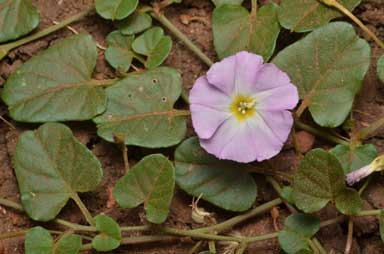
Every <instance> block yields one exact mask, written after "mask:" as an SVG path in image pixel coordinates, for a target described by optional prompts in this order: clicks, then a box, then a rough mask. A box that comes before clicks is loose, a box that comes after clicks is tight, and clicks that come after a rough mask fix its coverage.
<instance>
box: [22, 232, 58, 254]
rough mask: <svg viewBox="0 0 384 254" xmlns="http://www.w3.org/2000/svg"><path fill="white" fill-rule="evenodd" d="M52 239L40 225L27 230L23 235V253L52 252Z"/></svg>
mask: <svg viewBox="0 0 384 254" xmlns="http://www.w3.org/2000/svg"><path fill="white" fill-rule="evenodd" d="M53 244H54V242H53V239H52V236H51V235H50V234H49V232H48V231H47V230H46V229H44V228H42V227H34V228H31V229H30V230H28V232H27V234H26V236H25V254H52V253H53V251H52V247H53Z"/></svg>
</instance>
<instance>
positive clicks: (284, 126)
mask: <svg viewBox="0 0 384 254" xmlns="http://www.w3.org/2000/svg"><path fill="white" fill-rule="evenodd" d="M297 102H298V92H297V89H296V87H295V86H294V85H293V84H292V83H291V81H290V79H289V77H288V75H287V74H286V73H284V72H283V71H281V70H280V69H278V68H277V67H276V66H275V65H274V64H271V63H267V64H264V63H263V58H262V57H261V56H259V55H256V54H252V53H249V52H245V51H242V52H239V53H237V54H236V55H234V56H230V57H227V58H225V59H223V60H222V61H220V62H218V63H215V64H214V65H213V66H212V67H211V68H210V69H209V71H208V72H207V75H206V76H202V77H200V78H199V79H197V80H196V82H195V84H194V86H193V88H192V90H191V92H190V103H191V106H190V109H191V113H192V123H193V127H194V129H195V131H196V133H197V134H198V136H199V140H200V144H201V146H202V147H203V148H204V149H205V150H206V151H207V152H208V153H211V154H213V155H215V156H216V157H218V158H219V159H227V160H233V161H237V162H243V163H247V162H252V161H255V160H257V161H262V160H266V159H269V158H271V157H273V156H275V155H276V154H278V153H279V152H280V151H281V149H282V147H283V144H284V142H285V141H286V140H287V137H288V135H289V133H290V131H291V127H292V124H293V117H292V114H291V112H290V111H288V110H289V109H293V108H294V107H295V106H296V104H297Z"/></svg>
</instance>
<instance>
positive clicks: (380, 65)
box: [0, 55, 384, 82]
mask: <svg viewBox="0 0 384 254" xmlns="http://www.w3.org/2000/svg"><path fill="white" fill-rule="evenodd" d="M0 59H1V58H0ZM377 73H379V78H380V79H381V81H383V82H384V55H382V56H381V57H380V59H379V61H378V62H377Z"/></svg>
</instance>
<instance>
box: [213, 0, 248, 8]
mask: <svg viewBox="0 0 384 254" xmlns="http://www.w3.org/2000/svg"><path fill="white" fill-rule="evenodd" d="M243 1H244V0H212V2H213V3H214V4H215V5H216V7H219V6H220V5H224V4H233V5H236V4H237V5H241V4H242V3H243Z"/></svg>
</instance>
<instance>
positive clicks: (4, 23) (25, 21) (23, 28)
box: [0, 0, 39, 59]
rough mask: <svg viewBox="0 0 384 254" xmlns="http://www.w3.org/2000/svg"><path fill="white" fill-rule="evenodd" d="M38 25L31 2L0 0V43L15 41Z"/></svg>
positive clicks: (35, 11) (36, 13)
mask: <svg viewBox="0 0 384 254" xmlns="http://www.w3.org/2000/svg"><path fill="white" fill-rule="evenodd" d="M38 25H39V11H38V10H37V8H36V7H35V6H34V5H33V4H32V1H31V0H0V43H2V42H5V41H10V40H15V39H17V38H19V37H21V36H23V35H25V34H27V33H29V32H31V31H32V30H33V29H35V28H36V27H37V26H38ZM0 59H1V58H0Z"/></svg>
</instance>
